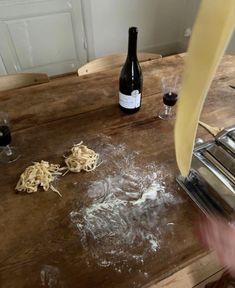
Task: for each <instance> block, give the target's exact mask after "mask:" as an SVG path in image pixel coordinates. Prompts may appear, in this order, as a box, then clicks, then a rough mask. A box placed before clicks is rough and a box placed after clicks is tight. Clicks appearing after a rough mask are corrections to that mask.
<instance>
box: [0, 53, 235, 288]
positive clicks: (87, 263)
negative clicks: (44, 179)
mask: <svg viewBox="0 0 235 288" xmlns="http://www.w3.org/2000/svg"><path fill="white" fill-rule="evenodd" d="M183 58H184V57H183V56H181V55H175V56H171V57H167V58H163V59H162V60H154V61H150V62H146V63H143V64H142V69H143V73H144V93H143V95H144V96H143V103H142V108H141V110H140V111H139V112H138V113H136V114H134V115H125V114H123V113H122V112H121V111H120V110H119V107H118V105H117V103H118V96H117V95H118V93H117V92H118V75H119V69H114V70H111V71H105V72H102V73H97V74H93V75H90V76H84V77H81V78H78V77H76V76H69V77H63V78H58V79H56V80H53V81H51V82H50V83H48V84H43V85H39V86H34V87H29V88H24V89H18V90H14V91H10V92H5V93H2V94H1V95H0V107H1V108H0V109H1V110H5V111H7V112H9V114H10V118H11V119H12V131H13V144H14V145H16V146H18V147H19V149H20V150H21V153H22V156H21V158H20V159H19V160H18V161H17V162H15V163H11V164H9V165H1V166H0V185H1V186H0V187H1V193H0V213H1V218H0V229H1V230H0V231H1V233H0V243H1V245H0V287H4V288H6V287H18V288H19V287H142V286H144V285H146V286H148V285H149V284H151V283H157V282H158V281H160V280H162V279H164V278H167V277H168V276H169V275H171V274H172V273H174V272H175V271H177V270H179V269H181V268H182V267H185V266H186V265H188V264H189V263H191V262H192V261H194V260H195V259H198V258H200V257H202V255H205V251H204V250H203V249H202V247H201V246H200V245H199V244H198V242H197V240H196V239H195V237H194V235H193V231H192V230H193V225H194V221H195V220H196V219H197V218H198V216H199V215H200V214H201V212H200V211H199V209H198V208H197V207H195V206H194V204H193V203H192V201H191V200H190V199H189V198H188V197H187V195H186V194H185V193H184V192H183V191H182V190H181V189H180V188H179V186H178V185H177V183H176V182H175V177H176V175H177V173H178V170H177V166H176V163H175V156H174V145H173V126H174V122H164V121H162V120H160V119H158V118H157V117H156V115H157V112H158V110H159V108H160V107H161V105H162V95H161V89H160V80H159V79H160V77H162V76H163V75H170V74H171V73H181V72H182V69H183V63H184V59H183ZM234 75H235V57H234V56H225V57H224V60H223V62H222V63H221V65H220V67H219V69H218V72H217V74H216V77H215V81H214V82H213V85H212V87H211V90H210V92H209V95H208V98H207V100H206V104H205V107H204V110H203V113H202V117H201V120H202V121H204V122H206V123H208V124H211V125H215V126H223V127H227V126H231V125H233V124H235V115H234V111H235V102H234V99H235V98H234V96H235V90H232V89H231V88H229V87H228V85H229V84H235V83H234V81H235V79H234ZM189 97H190V95H189ZM198 135H199V136H200V137H204V138H208V137H209V136H208V134H207V132H206V131H204V130H203V129H202V128H199V132H198ZM80 140H83V141H84V142H85V144H86V145H88V146H89V147H92V148H94V149H95V150H97V151H98V152H99V153H101V158H103V159H102V160H103V163H102V165H100V166H99V167H98V168H97V170H96V171H94V172H92V173H79V174H69V175H66V176H65V177H64V178H62V179H60V180H58V181H57V182H56V184H55V185H56V187H57V188H58V189H59V191H60V192H61V193H62V195H63V198H60V197H58V195H57V194H55V193H53V192H51V191H48V192H38V193H34V194H30V195H29V194H27V195H26V194H23V193H20V194H16V193H15V191H14V187H15V184H16V183H17V180H18V178H19V175H20V174H21V173H22V172H23V170H24V169H25V168H26V167H27V166H29V165H30V164H31V163H32V162H33V161H39V160H42V159H43V160H48V161H50V162H52V163H59V164H61V165H63V158H62V155H63V154H64V153H65V151H67V150H68V149H69V148H70V147H71V146H72V145H73V143H77V142H79V141H80ZM110 147H111V148H110ZM109 148H110V150H109ZM104 149H106V150H104ZM104 151H105V153H104ZM115 153H116V154H115ZM115 157H116V158H115ZM118 157H121V160H120V159H119V160H120V162H118V161H119V160H118ZM128 157H129V158H128ZM131 157H132V158H131ZM125 159H128V161H130V162H125ZM115 161H116V162H115ZM150 164H151V165H152V166H151V165H150ZM118 165H119V166H120V167H118ZM122 165H123V166H122ZM131 167H132V168H133V167H134V168H135V169H137V170H138V173H140V174H141V173H142V172H143V174H144V173H145V174H144V175H147V174H148V173H152V176H153V173H154V169H156V170H158V172H159V171H160V174H161V177H162V178H163V179H162V180H161V181H162V182H161V184H162V185H163V182H164V181H166V184H165V186H166V188H164V187H163V186H162V187H163V188H164V189H165V192H164V193H168V192H169V193H170V194H167V195H168V196H169V197H168V198H166V199H165V200H166V201H165V203H163V204H161V207H160V208H159V207H157V206H156V205H155V206H154V205H152V204H151V203H150V204H151V205H152V206H151V205H150V204H146V205H147V206H143V207H142V206H141V207H142V209H143V210H140V209H139V210H138V213H137V214H135V215H134V214H133V210H132V206H131V205H130V211H132V212H131V213H132V218H131V221H132V222H133V221H134V223H135V225H137V226H138V227H139V225H140V223H142V222H143V226H144V225H145V226H144V227H142V228H141V229H144V230H143V231H144V232H143V233H145V234H143V235H144V236H146V235H147V234H146V233H147V232H146V229H148V225H150V226H149V227H150V228H151V229H152V230H154V231H155V236H156V237H158V238H157V240H158V241H159V242H158V243H157V244H158V245H159V247H151V246H146V243H145V242H144V241H143V243H142V242H141V241H139V240H138V239H135V240H133V239H132V240H133V243H132V245H130V242H128V241H129V240H128V235H129V234H128V232H129V231H128V228H127V230H126V234H125V233H124V234H123V235H122V237H123V238H122V239H121V238H120V237H121V236H120V235H119V236H118V237H119V238H118V239H116V240H115V239H112V237H111V236H110V235H107V237H106V236H104V235H103V237H100V238H99V239H95V238H94V237H93V238H92V237H91V236H92V234H90V235H89V233H86V234H85V236H86V237H87V238H86V239H85V240H84V238H82V236H84V235H83V234H82V232H81V231H80V232H79V229H78V227H77V226H76V225H75V224H74V223H78V222H76V217H75V216H76V215H77V214H76V213H78V212H79V211H83V212H84V211H87V210H82V209H86V208H88V207H90V206H89V205H90V203H91V202H92V201H93V200H94V199H93V200H92V197H94V195H92V193H94V192H95V191H96V190H95V189H93V188H94V185H95V184H94V183H96V184H97V181H98V182H99V181H101V182H102V181H103V180H104V179H106V180H107V177H108V176H110V179H111V180H110V181H111V183H112V181H114V180H113V179H114V178H113V177H114V176H115V175H116V176H117V175H119V178H117V179H119V180H120V179H121V178H120V177H121V176H120V175H122V172H123V171H124V173H127V172H126V171H129V170H130V169H131ZM128 168H130V169H129V170H128ZM125 169H126V170H125ZM141 171H142V172H141ZM129 172H130V171H129ZM155 172H156V171H155ZM118 173H119V174H118ZM124 176H125V175H124ZM119 180H118V181H119ZM94 181H96V182H94ZM99 183H100V182H99ZM102 183H103V182H102ZM92 185H93V186H92ZM110 185H111V184H110ZM92 187H93V188H92ZM163 188H162V189H163ZM92 189H93V190H92ZM91 192H92V193H91ZM161 193H162V194H161V195H163V196H164V195H165V194H164V193H163V192H161ZM170 195H171V196H170ZM164 197H165V196H164ZM171 197H172V199H174V200H172V199H171ZM122 200H123V199H122ZM163 200H164V199H163ZM150 202H151V201H150ZM163 202H164V201H163ZM148 203H149V202H148ZM157 203H159V199H157ZM128 205H129V204H128ZM159 205H160V204H159ZM144 209H146V213H145V210H144ZM119 212H120V211H119ZM71 213H74V214H71ZM112 213H115V211H114V210H113V211H111V212H109V213H108V214H107V218H108V219H106V223H108V222H109V220H110V221H113V218H112V217H113V216H112ZM125 213H126V210H125ZM83 215H84V214H83ZM86 215H87V214H86ZM146 215H147V217H150V218H148V221H147V222H146V219H145V218H144V217H146ZM74 217H75V218H74ZM104 217H105V215H104ZM125 217H129V216H127V215H125ZM144 219H145V220H144ZM72 220H73V221H72ZM83 220H84V219H83ZM83 220H81V219H80V220H79V221H83ZM129 220H130V219H129ZM129 220H128V221H129ZM115 221H118V220H115ZM73 222H74V223H73ZM79 223H80V222H79ZM94 223H95V222H94ZM146 223H147V224H146ZM109 224H110V223H109ZM83 225H87V222H86V221H85V222H83ZM131 225H134V224H133V223H131ZM146 225H147V226H146ZM83 227H85V226H83ZM106 230H107V227H103V229H102V231H104V232H105V231H106ZM102 231H101V232H100V234H99V233H98V232H97V231H95V232H96V236H99V235H102ZM141 231H142V230H141ZM156 231H157V232H156ZM92 232H94V231H92ZM112 232H113V231H112ZM114 232H115V233H116V234H117V233H118V231H114ZM150 232H152V231H150ZM97 233H98V234H97ZM115 233H114V234H115ZM141 233H142V232H141ZM116 234H115V235H116ZM140 235H142V234H140ZM88 236H89V237H88ZM121 240H123V251H124V253H123V254H122V255H121V253H120V252H121V250H122V245H121V244H120V243H119V244H118V241H119V242H120V241H121ZM147 240H149V241H148V242H147V243H148V244H149V243H150V244H151V243H152V244H156V242H155V243H154V242H153V241H152V242H151V239H147ZM152 240H153V239H152ZM155 240H156V239H155ZM112 245H113V246H114V248H115V249H116V250H117V248H118V249H119V250H118V251H119V254H118V255H116V256H117V257H116V258H117V259H119V257H120V262H118V261H116V260H117V259H116V258H115V255H114V256H113V255H112V256H110V254H112V251H111V250H110V247H112ZM117 245H119V246H118V247H116V246H117ZM128 245H129V246H128ZM144 245H145V246H144ZM153 246H154V245H153ZM146 247H147V248H146ZM150 248H152V249H150ZM105 249H107V251H106V250H105ZM108 249H109V250H108ZM115 249H114V250H115ZM143 249H147V250H146V251H145V257H143V258H141V257H140V258H139V261H138V259H137V257H136V255H142V254H143ZM155 250H156V251H155ZM106 252H109V258H108V259H109V260H110V259H111V260H110V263H107V261H106V263H105V262H102V261H105V260H107V257H108V256H107V255H106ZM114 253H117V251H116V252H114ZM134 253H135V254H134ZM141 253H142V254H141ZM120 255H121V256H120ZM102 257H103V258H102ZM110 257H111V258H110ZM115 259H116V260H115ZM101 260H102V261H101ZM102 264H103V265H102ZM104 266H107V267H104Z"/></svg>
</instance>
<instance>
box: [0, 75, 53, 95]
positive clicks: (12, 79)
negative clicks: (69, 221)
mask: <svg viewBox="0 0 235 288" xmlns="http://www.w3.org/2000/svg"><path fill="white" fill-rule="evenodd" d="M47 82H49V77H48V76H47V74H43V73H19V74H12V75H4V76H0V91H7V90H11V89H16V88H22V87H27V86H31V85H37V84H42V83H47Z"/></svg>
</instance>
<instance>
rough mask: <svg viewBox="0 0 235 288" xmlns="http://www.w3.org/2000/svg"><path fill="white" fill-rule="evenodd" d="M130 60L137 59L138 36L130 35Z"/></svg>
mask: <svg viewBox="0 0 235 288" xmlns="http://www.w3.org/2000/svg"><path fill="white" fill-rule="evenodd" d="M128 58H137V34H132V35H129V44H128Z"/></svg>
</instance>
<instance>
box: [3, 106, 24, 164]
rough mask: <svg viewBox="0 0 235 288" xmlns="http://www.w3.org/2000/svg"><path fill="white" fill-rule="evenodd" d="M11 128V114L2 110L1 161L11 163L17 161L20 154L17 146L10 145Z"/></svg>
mask: <svg viewBox="0 0 235 288" xmlns="http://www.w3.org/2000/svg"><path fill="white" fill-rule="evenodd" d="M10 143H11V130H10V122H9V116H8V114H7V113H5V112H0V149H1V150H0V162H2V163H10V162H13V161H16V160H17V159H18V158H19V157H20V155H19V154H18V151H17V148H16V147H12V146H10Z"/></svg>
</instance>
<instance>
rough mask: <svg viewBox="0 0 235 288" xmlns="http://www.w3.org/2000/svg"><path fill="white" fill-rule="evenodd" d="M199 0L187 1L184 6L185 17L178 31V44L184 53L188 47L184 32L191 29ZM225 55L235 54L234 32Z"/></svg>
mask: <svg viewBox="0 0 235 288" xmlns="http://www.w3.org/2000/svg"><path fill="white" fill-rule="evenodd" d="M200 3H201V0H187V3H186V4H185V17H182V23H181V25H182V26H181V29H180V30H181V31H180V39H179V42H180V43H181V44H180V45H181V50H182V51H184V50H186V49H187V46H188V40H189V38H188V39H187V38H185V37H184V31H185V29H187V28H192V27H193V24H194V21H195V19H196V16H197V12H198V9H199V7H200ZM226 53H231V54H235V32H234V34H233V37H232V39H231V41H230V44H229V46H228V49H227V51H226Z"/></svg>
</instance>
